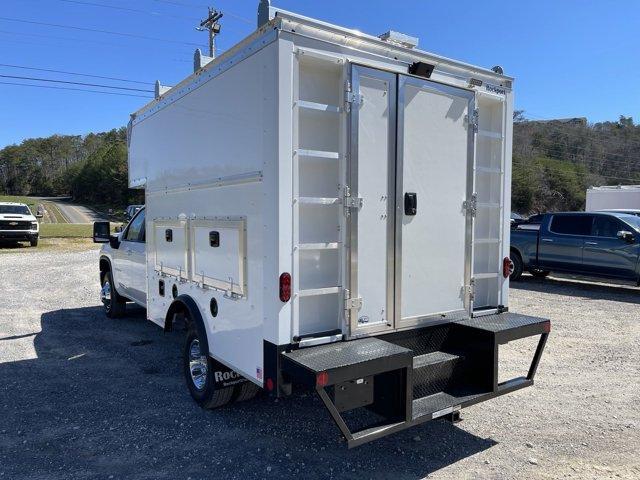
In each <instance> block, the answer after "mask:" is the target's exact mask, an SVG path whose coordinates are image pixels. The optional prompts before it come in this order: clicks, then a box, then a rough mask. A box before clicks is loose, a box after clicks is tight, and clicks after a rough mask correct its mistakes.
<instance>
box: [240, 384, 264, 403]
mask: <svg viewBox="0 0 640 480" xmlns="http://www.w3.org/2000/svg"><path fill="white" fill-rule="evenodd" d="M234 388H235V389H236V392H235V393H236V398H235V401H236V402H244V401H245V400H251V399H252V398H253V397H255V396H256V395H257V394H258V392H259V391H260V387H259V386H257V385H256V384H255V383H253V382H251V381H246V382H244V383H241V384H239V385H236V386H235V387H234Z"/></svg>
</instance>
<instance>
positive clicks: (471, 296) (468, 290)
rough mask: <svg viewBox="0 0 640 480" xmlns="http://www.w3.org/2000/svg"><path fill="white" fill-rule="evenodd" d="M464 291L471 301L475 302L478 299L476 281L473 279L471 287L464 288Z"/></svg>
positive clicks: (470, 282)
mask: <svg viewBox="0 0 640 480" xmlns="http://www.w3.org/2000/svg"><path fill="white" fill-rule="evenodd" d="M464 291H465V293H466V294H467V295H468V296H469V301H472V302H473V300H474V299H475V297H476V281H475V280H474V279H473V278H471V280H470V281H469V285H465V286H464Z"/></svg>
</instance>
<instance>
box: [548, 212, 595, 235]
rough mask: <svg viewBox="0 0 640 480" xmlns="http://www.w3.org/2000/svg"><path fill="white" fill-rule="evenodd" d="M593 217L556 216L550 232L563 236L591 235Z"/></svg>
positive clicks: (552, 220)
mask: <svg viewBox="0 0 640 480" xmlns="http://www.w3.org/2000/svg"><path fill="white" fill-rule="evenodd" d="M592 223H593V217H592V216H591V215H554V216H553V218H552V219H551V226H550V227H549V230H551V231H552V232H553V233H560V234H563V235H590V234H591V224H592Z"/></svg>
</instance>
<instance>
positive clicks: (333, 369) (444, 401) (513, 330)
mask: <svg viewBox="0 0 640 480" xmlns="http://www.w3.org/2000/svg"><path fill="white" fill-rule="evenodd" d="M550 327H551V324H550V321H549V320H546V319H543V318H537V317H530V316H526V315H518V314H515V313H501V314H496V315H487V316H482V317H476V318H467V319H463V320H459V321H456V322H452V323H450V324H445V325H437V326H433V327H426V328H423V329H417V330H409V331H404V332H397V333H393V334H387V335H384V336H381V337H368V338H363V339H358V340H352V341H348V342H337V343H332V344H327V345H320V346H315V347H309V348H303V349H299V350H293V351H291V352H284V353H282V359H281V360H282V363H281V364H282V369H283V373H285V375H287V376H288V377H289V378H290V379H292V380H293V381H295V382H298V383H304V384H307V385H310V386H313V387H315V389H316V391H317V393H318V395H319V396H320V398H321V399H322V401H323V403H324V405H325V407H326V408H327V410H328V411H329V413H330V414H331V417H332V418H333V420H334V421H335V423H336V425H337V426H338V428H339V429H340V431H341V432H342V434H343V435H344V437H345V438H346V440H347V442H348V445H349V448H352V447H355V446H358V445H361V444H363V443H366V442H369V441H371V440H375V439H377V438H380V437H383V436H386V435H389V434H391V433H394V432H397V431H400V430H404V429H406V428H409V427H411V426H413V425H417V424H420V423H423V422H426V421H429V420H433V419H436V418H440V417H445V416H447V415H450V414H454V413H455V412H457V411H459V410H460V409H462V408H465V407H468V406H470V405H474V404H476V403H479V402H483V401H485V400H489V399H491V398H494V397H497V396H500V395H504V394H506V393H510V392H513V391H515V390H519V389H521V388H524V387H528V386H531V385H533V379H534V376H535V374H536V370H537V368H538V364H539V362H540V358H541V356H542V352H543V350H544V347H545V344H546V341H547V337H548V335H549V331H550ZM536 335H540V340H539V342H538V345H537V348H536V351H535V353H534V355H533V359H532V361H531V365H530V367H529V371H528V373H527V376H526V377H519V378H514V379H512V380H509V381H506V382H502V383H498V351H499V346H500V345H502V344H505V343H508V342H510V341H512V340H517V339H521V338H525V337H530V336H536ZM363 407H365V408H366V409H368V410H369V411H371V412H374V413H375V414H376V415H377V418H381V419H382V420H381V421H379V422H377V423H375V424H373V425H370V426H367V427H366V428H361V429H359V430H357V431H352V430H351V429H350V427H349V426H348V424H347V421H346V420H345V418H344V416H343V415H342V413H343V412H347V411H350V410H355V409H358V408H363Z"/></svg>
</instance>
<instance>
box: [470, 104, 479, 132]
mask: <svg viewBox="0 0 640 480" xmlns="http://www.w3.org/2000/svg"><path fill="white" fill-rule="evenodd" d="M479 117H480V112H479V111H478V109H477V108H474V109H473V112H471V116H470V117H469V126H470V127H471V128H473V133H478V119H479Z"/></svg>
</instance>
